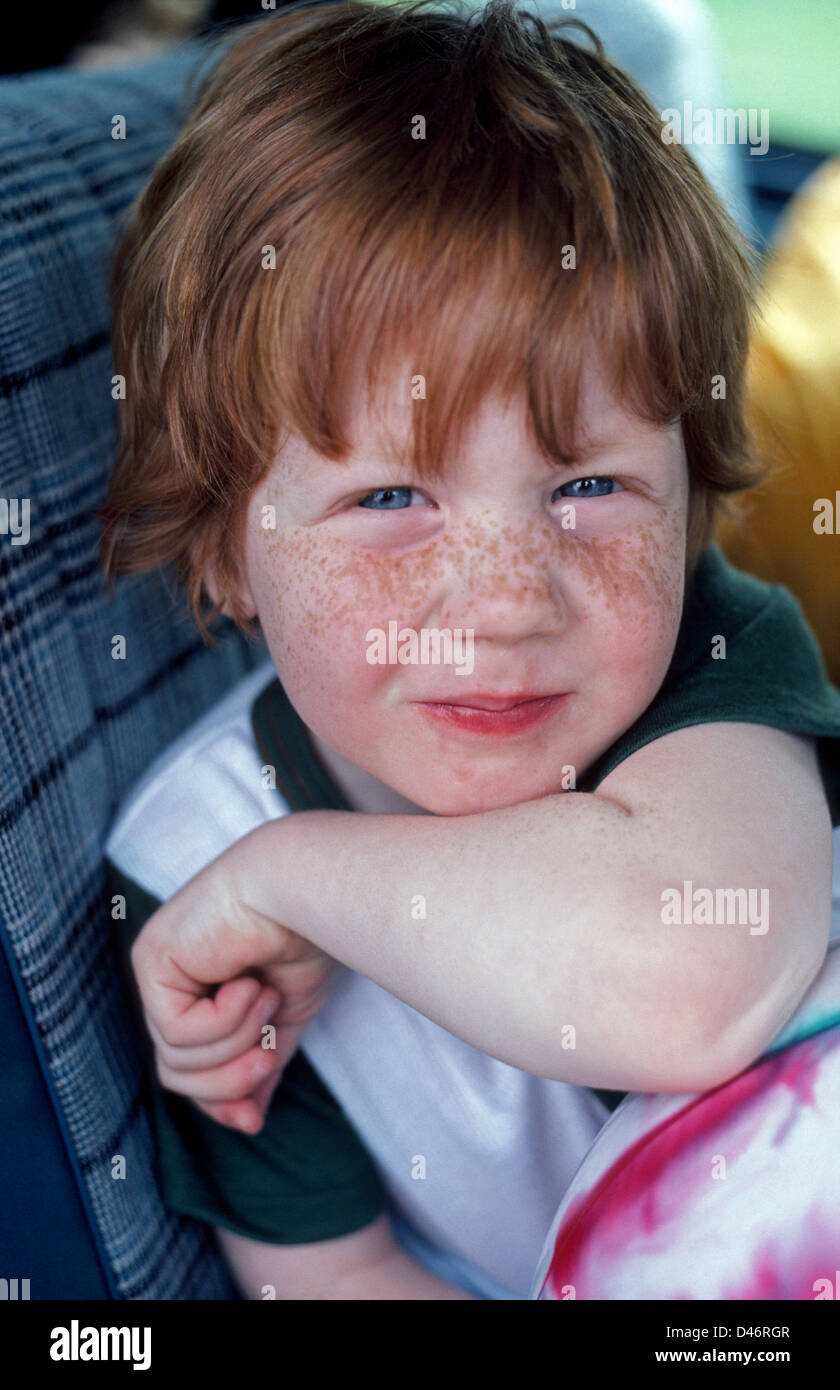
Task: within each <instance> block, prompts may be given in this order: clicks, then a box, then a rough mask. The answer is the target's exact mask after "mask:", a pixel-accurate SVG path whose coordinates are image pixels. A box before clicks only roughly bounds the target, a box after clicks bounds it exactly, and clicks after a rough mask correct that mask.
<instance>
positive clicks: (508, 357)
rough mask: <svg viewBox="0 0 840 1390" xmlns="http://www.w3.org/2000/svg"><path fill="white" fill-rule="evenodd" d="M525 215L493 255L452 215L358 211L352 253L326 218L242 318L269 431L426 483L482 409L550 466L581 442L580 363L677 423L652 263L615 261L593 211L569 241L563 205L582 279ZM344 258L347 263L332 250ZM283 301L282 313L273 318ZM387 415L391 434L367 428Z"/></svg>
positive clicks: (673, 306)
mask: <svg viewBox="0 0 840 1390" xmlns="http://www.w3.org/2000/svg"><path fill="white" fill-rule="evenodd" d="M527 211H528V209H523V208H522V205H520V207H519V208H515V209H513V213H512V215H510V216H508V218H507V219H506V221H505V222H504V223H503V224H502V225H501V226H500V225H499V223H496V224H495V226H494V232H493V236H492V241H491V237H490V234H489V232H488V231H487V229H486V227H485V228H484V229H482V228H480V227H477V226H472V227H471V226H469V225H468V223H467V224H466V225H465V221H466V219H465V218H464V217H463V214H462V213H461V210H460V209H454V210H453V211H452V212H450V215H449V218H448V219H447V222H445V223H438V225H437V226H436V228H434V229H432V228H430V227H428V226H426V225H424V224H422V223H421V224H417V225H405V224H402V225H394V219H393V212H392V213H391V218H390V221H389V218H388V215H387V213H385V212H384V211H383V213H382V217H381V221H380V219H379V218H378V217H377V216H376V214H374V215H370V211H369V222H368V227H369V228H370V227H375V226H377V224H379V231H378V233H377V234H376V235H374V236H372V235H370V234H369V235H368V237H367V239H364V238H363V237H362V236H358V237H357V236H356V235H355V234H354V231H351V232H350V233H349V234H348V231H347V223H346V210H345V219H344V220H342V221H339V220H338V219H336V221H335V222H334V223H331V220H330V219H328V218H325V219H324V221H325V222H326V223H327V225H334V226H336V227H341V228H342V232H341V237H340V239H339V238H338V236H336V237H335V239H334V240H330V239H327V240H326V241H325V242H323V243H322V246H321V248H320V249H319V251H318V252H317V253H315V254H313V253H312V252H311V251H307V252H306V254H301V255H300V256H295V255H294V254H292V255H289V256H287V257H286V260H285V263H284V266H283V271H282V274H281V275H279V277H278V279H277V280H274V281H272V289H271V293H270V296H269V297H266V298H265V299H264V300H263V301H262V302H261V303H260V304H259V306H258V308H257V313H256V318H255V324H254V342H255V347H256V352H255V353H252V354H251V359H252V361H255V370H254V373H253V377H252V381H253V386H254V389H255V394H256V395H258V396H259V398H260V400H261V403H262V405H263V407H265V406H266V405H268V411H269V413H270V414H271V416H272V417H273V418H274V419H275V420H282V421H283V423H284V433H285V431H286V430H288V431H289V432H290V433H293V434H297V435H299V436H301V437H302V438H303V439H304V440H305V441H306V443H307V444H308V445H309V447H310V448H312V449H313V450H314V451H315V452H317V453H319V454H321V455H322V456H324V457H327V458H332V459H334V460H335V461H336V462H340V461H343V460H344V459H345V458H346V457H347V455H348V454H349V453H350V452H351V451H358V452H359V453H363V452H369V451H370V449H371V447H374V448H376V449H378V450H379V451H380V454H381V457H382V459H383V460H384V459H387V460H389V461H397V462H399V463H401V464H403V465H404V466H405V467H406V468H407V469H408V470H409V471H410V472H411V474H412V475H413V476H417V477H420V478H426V479H434V478H439V477H441V476H443V475H444V474H445V472H446V470H447V467H448V465H450V464H451V462H452V461H453V460H454V459H456V458H457V457H458V456H459V455H460V453H461V452H462V450H463V447H464V439H465V434H466V432H467V431H468V430H469V428H470V426H471V424H472V422H473V419H474V416H475V414H476V412H477V411H478V410H479V409H480V407H481V405H482V403H483V402H484V400H485V399H486V398H487V397H488V396H496V397H498V398H500V399H502V400H503V401H504V402H505V403H507V402H517V401H519V402H521V404H522V405H523V407H525V409H526V412H527V423H528V426H529V429H530V433H531V437H532V440H533V442H534V445H535V447H536V448H537V449H538V451H540V452H541V453H542V454H543V455H544V456H545V458H546V461H547V463H548V464H549V465H552V464H557V463H560V464H568V463H570V462H571V461H572V460H573V459H574V458H575V456H576V453H577V451H578V449H579V447H580V445H581V443H582V442H583V441H582V440H581V438H580V436H579V421H578V404H579V395H580V390H581V377H582V373H583V372H584V370H585V369H586V367H587V362H588V361H590V359H591V358H593V357H594V359H595V360H594V361H593V362H592V365H593V366H594V367H596V369H597V370H599V371H600V372H602V373H603V374H604V378H605V380H606V383H607V385H608V386H609V387H611V388H612V389H613V390H614V392H615V394H616V395H617V396H618V397H619V399H621V400H622V401H623V402H625V403H626V404H627V405H628V406H629V407H630V408H631V409H632V410H633V411H634V412H635V413H636V414H638V415H639V416H641V417H642V418H644V419H647V420H650V421H652V422H655V423H657V424H662V425H665V424H669V423H671V422H672V421H673V420H675V419H677V418H679V416H680V415H681V414H682V413H683V411H684V409H687V408H689V407H690V406H691V404H692V403H693V401H694V399H695V398H696V379H695V383H694V386H692V383H691V374H692V372H694V371H696V370H698V369H699V368H700V367H701V365H702V364H700V363H694V364H692V363H690V362H687V361H686V358H685V354H684V353H683V352H682V351H677V350H676V349H675V345H678V344H679V343H680V342H681V341H682V339H683V333H682V327H683V325H682V322H681V308H680V299H679V296H678V295H676V294H675V295H674V297H673V299H672V300H670V301H668V302H666V303H663V302H662V298H661V293H659V292H658V291H659V290H660V287H661V275H658V274H657V273H656V269H655V267H651V266H647V267H644V266H642V267H641V268H636V267H630V266H628V265H626V264H625V263H623V262H622V261H621V260H619V259H618V257H619V256H621V255H623V253H624V250H625V248H624V247H621V246H619V248H616V247H615V246H614V244H613V243H612V241H611V239H610V238H609V236H608V235H607V234H606V232H605V230H604V225H603V219H602V218H601V217H600V216H598V213H599V211H600V209H598V208H596V209H595V214H596V215H595V216H594V217H593V216H592V215H591V213H590V214H589V215H588V216H585V214H584V216H585V220H586V223H587V225H586V226H585V227H583V226H581V221H582V216H581V214H579V213H577V210H576V209H572V210H571V215H570V216H569V218H568V221H569V222H570V223H571V224H574V223H575V222H576V223H577V225H576V227H575V228H574V230H575V234H576V236H577V238H578V241H579V242H583V243H584V244H585V245H586V247H587V258H586V262H585V264H584V265H583V266H581V265H580V262H579V260H578V259H577V248H576V247H575V246H574V243H573V242H572V241H571V232H572V227H571V226H569V227H568V228H567V229H566V233H565V239H564V234H562V233H561V234H560V235H558V224H557V217H556V214H555V215H554V218H553V221H552V222H548V221H547V220H546V222H545V223H544V224H543V225H537V226H534V225H531V226H527V225H524V220H525V219H524V213H525V212H527ZM531 221H532V222H533V221H534V219H533V218H532V219H531ZM348 244H349V245H351V246H356V247H358V248H359V249H358V251H356V252H355V254H352V253H351V254H348V252H347V246H348ZM640 272H641V273H640ZM646 282H647V283H646ZM292 286H294V288H295V293H294V295H292V293H291V290H292ZM289 305H294V306H297V307H296V309H295V310H293V311H290V312H286V311H285V308H284V306H289ZM307 310H308V312H306V311H307ZM401 405H402V406H404V407H405V410H406V416H405V418H406V420H407V421H409V422H410V427H409V428H408V429H407V430H406V438H397V437H394V435H393V434H392V433H391V432H390V431H389V430H388V429H387V427H386V425H385V423H384V421H385V412H386V411H387V410H388V409H389V408H390V407H392V406H397V407H400V406H401ZM409 408H410V412H411V413H410V415H408V414H407V411H408V409H409ZM365 416H366V419H367V428H368V430H369V431H371V434H370V435H369V436H368V437H366V438H364V439H361V438H357V437H355V436H354V434H353V429H354V418H355V420H358V419H359V418H364V417H365Z"/></svg>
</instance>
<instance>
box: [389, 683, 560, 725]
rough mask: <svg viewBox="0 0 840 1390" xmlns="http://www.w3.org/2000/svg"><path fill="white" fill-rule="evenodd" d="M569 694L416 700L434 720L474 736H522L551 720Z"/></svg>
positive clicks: (478, 696) (484, 694)
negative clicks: (545, 720)
mask: <svg viewBox="0 0 840 1390" xmlns="http://www.w3.org/2000/svg"><path fill="white" fill-rule="evenodd" d="M568 693H569V692H568V691H564V692H563V693H561V694H551V695H533V694H528V693H527V692H519V693H518V694H515V695H489V694H486V693H484V692H483V691H481V692H476V693H475V694H474V695H473V694H469V695H460V694H459V695H458V697H457V698H456V699H453V700H417V701H414V702H413V703H415V704H417V705H418V706H419V707H420V708H421V709H422V710H424V711H425V712H426V713H427V714H428V715H430V716H431V717H432V718H433V719H435V720H438V721H442V722H443V723H446V724H450V725H452V726H454V727H455V728H459V729H466V730H468V731H470V732H472V733H486V734H505V733H519V732H520V731H521V730H523V729H529V728H531V727H532V726H533V725H534V724H538V723H541V722H542V721H543V720H544V719H548V718H550V716H551V715H552V714H554V713H555V712H556V710H557V709H558V708H560V706H561V705H562V703H563V701H564V700H565V699H566V696H567V694H568Z"/></svg>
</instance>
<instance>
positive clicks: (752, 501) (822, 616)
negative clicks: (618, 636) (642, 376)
mask: <svg viewBox="0 0 840 1390" xmlns="http://www.w3.org/2000/svg"><path fill="white" fill-rule="evenodd" d="M760 309H761V314H762V317H761V319H760V320H759V322H758V323H757V325H756V330H755V334H754V337H753V341H752V345H751V350H750V360H749V363H748V382H749V398H750V418H751V423H752V426H753V429H754V431H755V437H756V445H757V448H758V450H759V452H760V454H761V457H762V458H764V459H765V460H766V461H767V462H768V463H770V464H771V465H772V473H771V474H769V475H768V478H767V480H766V481H765V482H764V483H762V484H761V485H760V486H759V487H756V488H754V489H752V490H751V491H749V492H748V493H744V494H742V495H740V496H739V497H738V498H737V501H735V499H731V501H730V505H731V506H733V507H734V508H735V509H737V516H733V517H731V518H730V517H726V516H723V517H721V519H720V522H719V523H718V525H717V528H716V531H715V535H714V539H715V540H716V541H717V543H718V545H719V546H720V548H721V550H722V551H723V553H724V554H725V555H726V557H727V559H728V560H729V561H730V562H731V563H732V564H733V565H736V566H737V567H738V568H739V569H743V570H747V571H748V572H749V573H750V574H754V575H756V576H757V577H758V578H759V579H766V580H769V581H770V582H771V583H777V584H785V585H787V587H788V588H789V589H790V590H791V592H792V593H793V594H794V595H795V596H796V597H797V598H798V599H799V602H800V603H801V604H802V607H803V609H804V612H805V616H806V617H807V619H808V621H809V623H810V624H811V627H812V628H813V630H814V633H815V634H816V637H817V639H818V641H819V643H820V646H821V648H822V652H823V656H824V658H825V662H826V666H827V668H828V673H829V676H830V677H831V680H832V681H833V682H834V684H835V685H840V158H838V159H830V160H826V162H825V163H824V164H822V165H820V167H819V169H818V170H817V171H816V173H814V174H813V175H812V176H811V177H810V178H809V179H808V180H807V181H806V183H805V184H803V186H802V188H801V189H800V190H799V192H798V193H797V194H796V196H795V197H794V198H793V200H792V201H791V203H790V205H789V207H788V209H787V210H786V215H785V217H784V218H783V221H782V224H781V227H780V231H779V235H778V239H777V241H776V244H775V246H774V248H773V252H772V255H771V257H770V260H769V262H768V264H767V267H766V273H765V277H764V282H763V294H762V299H761V303H760ZM821 498H822V499H826V500H827V501H828V502H829V503H830V505H831V513H830V516H831V518H832V522H833V524H832V531H831V534H827V533H826V534H821V532H822V531H823V529H824V525H825V516H826V515H827V512H826V507H825V501H824V502H823V504H822V505H818V504H819V499H821ZM815 524H816V526H817V527H818V528H819V530H815V529H814V528H815Z"/></svg>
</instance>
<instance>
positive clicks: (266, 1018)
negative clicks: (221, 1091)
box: [146, 982, 279, 1071]
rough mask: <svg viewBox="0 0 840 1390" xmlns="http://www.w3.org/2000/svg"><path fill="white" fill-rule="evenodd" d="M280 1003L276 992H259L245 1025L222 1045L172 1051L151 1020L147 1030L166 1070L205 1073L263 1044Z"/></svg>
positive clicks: (218, 1042)
mask: <svg viewBox="0 0 840 1390" xmlns="http://www.w3.org/2000/svg"><path fill="white" fill-rule="evenodd" d="M231 983H235V982H231ZM222 988H223V989H225V988H227V986H226V985H223V986H222ZM278 1003H279V1000H278V998H277V994H276V992H275V991H274V990H266V989H263V990H259V991H258V993H257V994H256V995H255V996H254V999H253V1000H252V1002H251V1004H250V1006H249V1007H248V1009H247V1011H246V1013H245V1016H244V1018H243V1019H242V1022H241V1023H240V1024H239V1025H238V1026H237V1027H235V1028H234V1029H233V1031H232V1032H231V1033H229V1034H228V1035H227V1036H226V1037H224V1038H221V1039H219V1041H216V1042H214V1041H209V1040H208V1041H207V1042H206V1043H196V1044H194V1045H193V1046H192V1047H173V1046H172V1045H171V1044H170V1043H168V1042H167V1041H166V1039H165V1038H164V1037H163V1035H162V1034H161V1032H160V1030H159V1029H158V1028H157V1027H156V1025H155V1024H154V1023H153V1022H152V1020H151V1019H150V1018H147V1019H146V1026H147V1028H148V1030H149V1034H150V1036H151V1039H152V1041H153V1043H154V1045H155V1051H156V1052H157V1055H158V1057H159V1058H160V1060H161V1061H162V1062H164V1063H165V1064H166V1066H168V1067H171V1068H172V1069H173V1071H179V1070H182V1071H203V1070H205V1069H206V1068H208V1067H217V1066H221V1065H222V1064H223V1063H224V1062H230V1061H232V1059H233V1058H234V1057H238V1056H240V1055H241V1054H242V1053H243V1052H246V1051H247V1050H248V1048H249V1047H252V1046H253V1045H254V1043H256V1042H260V1041H261V1029H262V1028H263V1026H264V1024H266V1023H269V1022H271V1020H272V1019H273V1018H274V1016H275V1014H276V1012H277V1006H278Z"/></svg>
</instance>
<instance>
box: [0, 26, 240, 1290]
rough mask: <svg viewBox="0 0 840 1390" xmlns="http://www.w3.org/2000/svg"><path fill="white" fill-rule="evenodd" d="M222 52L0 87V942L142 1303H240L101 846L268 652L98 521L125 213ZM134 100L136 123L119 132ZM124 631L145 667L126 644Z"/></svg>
mask: <svg viewBox="0 0 840 1390" xmlns="http://www.w3.org/2000/svg"><path fill="white" fill-rule="evenodd" d="M205 53H206V41H204V40H193V41H192V42H191V43H188V44H184V45H182V46H181V47H180V48H179V49H178V50H177V51H175V52H174V53H171V54H168V55H167V56H166V57H165V58H157V59H155V60H154V61H153V62H145V63H143V64H140V65H136V66H133V67H130V68H123V69H117V70H114V71H112V72H106V73H96V72H94V73H89V72H74V71H72V70H66V69H57V70H55V71H45V72H41V73H35V74H25V75H23V76H19V77H9V78H4V79H2V81H0V150H2V154H1V155H0V524H2V518H3V513H4V507H3V501H2V499H6V501H8V500H9V499H18V501H22V500H23V499H26V500H28V503H29V508H30V515H29V529H30V534H29V539H28V541H27V543H25V544H15V543H13V536H12V534H11V532H10V533H9V534H0V655H2V670H1V672H0V925H2V936H0V941H2V944H3V947H4V949H5V951H6V952H7V956H8V960H9V965H10V968H11V970H12V973H13V976H14V978H15V979H16V983H17V986H18V989H19V990H20V991H21V993H22V994H23V995H24V1003H25V1002H26V998H27V997H28V1012H29V1019H30V1030H31V1033H32V1043H33V1048H34V1055H37V1057H38V1060H39V1062H40V1065H41V1066H42V1068H43V1070H44V1076H45V1080H46V1082H47V1085H48V1087H49V1089H50V1092H51V1094H52V1097H53V1101H54V1104H55V1106H56V1110H57V1116H58V1120H59V1123H60V1125H61V1128H62V1132H63V1133H64V1135H65V1139H66V1141H67V1142H68V1148H71V1149H72V1151H69V1152H68V1154H67V1164H68V1166H69V1167H70V1168H71V1169H72V1171H73V1173H74V1175H75V1178H76V1181H77V1182H78V1184H79V1188H80V1194H81V1197H82V1199H83V1202H84V1204H85V1207H86V1210H87V1211H88V1213H89V1219H90V1221H91V1229H92V1233H93V1236H94V1238H95V1240H96V1243H97V1244H98V1246H99V1249H100V1251H101V1253H102V1257H103V1259H104V1261H105V1262H106V1265H107V1269H108V1271H109V1273H110V1278H111V1283H112V1287H113V1289H114V1291H115V1293H116V1294H117V1296H120V1297H124V1298H130V1299H135V1298H139V1299H178V1298H188V1299H192V1298H199V1299H200V1298H230V1297H234V1296H235V1292H234V1290H233V1287H232V1284H231V1281H230V1279H229V1276H228V1274H227V1271H226V1269H225V1266H224V1265H223V1263H222V1261H221V1258H220V1256H219V1254H218V1253H217V1251H216V1248H215V1245H214V1244H213V1242H212V1239H211V1237H210V1235H209V1231H208V1229H207V1228H206V1227H204V1226H202V1225H201V1224H200V1223H198V1222H196V1221H193V1220H191V1219H186V1218H183V1217H180V1216H176V1215H170V1214H169V1213H168V1212H167V1211H166V1210H165V1209H164V1208H163V1206H162V1204H161V1201H160V1197H159V1195H158V1189H157V1184H156V1180H155V1169H154V1163H155V1151H154V1145H153V1140H152V1134H151V1132H150V1128H149V1123H148V1119H147V1108H146V1107H147V1098H148V1097H147V1094H146V1084H147V1083H146V1082H145V1079H144V1075H143V1071H142V1067H141V1063H140V1054H139V1051H138V1048H137V1038H136V1032H135V1031H134V1027H133V1024H132V1020H131V1016H130V1013H129V1011H128V1008H127V1003H126V999H125V995H124V991H123V989H122V986H121V984H120V982H119V978H118V973H117V961H116V958H115V951H114V943H113V926H112V923H111V919H110V905H109V901H108V899H107V897H106V891H105V883H104V876H103V868H102V849H103V844H104V841H105V838H106V835H107V833H108V829H109V826H110V824H111V820H112V817H113V815H114V811H115V808H116V806H117V804H118V803H119V801H120V800H121V799H122V798H123V796H124V795H125V793H126V792H127V790H128V789H129V787H130V786H131V784H132V783H133V782H134V781H135V779H136V778H137V777H138V776H139V775H140V773H141V772H142V771H143V770H144V768H145V767H146V766H147V765H148V764H149V762H150V761H151V760H152V758H153V757H155V756H156V754H157V753H158V752H159V751H160V750H161V749H162V748H163V747H165V746H166V744H168V743H170V742H171V741H172V740H173V739H174V738H175V737H176V736H177V735H178V734H179V733H181V732H182V731H183V730H184V729H185V728H186V727H187V726H188V725H190V724H192V723H193V722H194V721H195V720H196V719H197V718H198V717H199V716H200V715H201V714H202V713H203V712H204V711H205V710H206V709H207V708H208V707H209V706H210V705H211V704H213V703H214V702H215V701H216V700H217V699H219V698H220V697H221V696H222V695H223V694H224V693H225V691H227V690H228V689H229V688H230V686H231V685H232V684H233V683H234V681H236V680H237V679H238V678H239V677H240V676H242V675H243V674H245V672H246V671H248V670H250V669H252V668H253V667H254V666H255V665H256V664H257V663H258V662H259V661H264V660H265V658H266V650H265V648H264V646H262V645H258V644H251V645H249V644H248V643H247V642H246V641H245V639H244V638H242V637H241V636H240V634H239V633H238V632H237V631H236V630H235V628H234V627H233V625H232V624H229V623H228V624H227V625H226V627H225V629H220V635H221V633H222V631H224V638H223V641H222V643H221V645H220V647H219V648H218V649H217V650H216V651H211V650H210V649H208V648H206V647H205V646H204V645H203V644H202V642H201V640H200V639H199V637H198V636H197V634H196V632H195V629H194V627H193V625H192V624H191V622H190V619H189V616H188V614H187V611H186V606H185V604H184V603H183V601H182V600H181V599H180V597H179V595H178V594H177V593H176V590H175V586H174V584H173V582H172V579H171V576H170V577H169V578H168V579H167V578H166V577H165V576H140V577H137V578H130V579H124V580H122V581H120V582H119V583H118V585H117V591H116V598H115V600H114V601H113V602H111V601H110V600H109V599H108V596H107V594H106V592H105V589H104V584H103V581H102V578H101V574H100V570H99V566H98V559H97V544H98V536H99V531H98V526H97V523H96V521H95V518H94V515H93V513H94V510H95V508H96V507H97V506H98V505H99V503H100V501H101V500H102V498H103V495H104V492H105V486H106V480H107V477H108V473H109V470H110V468H111V465H112V462H113V459H114V455H115V411H116V409H118V405H116V404H115V403H114V402H113V401H112V400H111V394H110V392H111V375H112V372H113V366H112V363H111V358H110V351H109V311H108V302H107V268H108V256H109V251H110V245H111V241H112V238H113V234H114V228H115V222H116V219H117V218H118V216H119V215H120V213H121V212H122V211H123V209H124V208H125V207H126V205H127V204H128V203H129V202H130V201H131V199H132V198H133V197H134V195H135V194H136V192H137V191H138V189H139V188H140V187H141V186H142V184H143V183H145V182H146V180H147V179H148V177H149V174H150V172H151V169H152V167H153V165H154V163H155V161H156V160H157V159H158V157H159V156H160V154H161V153H162V152H163V150H164V149H165V148H166V147H167V145H169V144H170V143H171V141H172V139H173V137H174V134H175V132H176V129H177V126H178V123H179V120H180V119H181V116H182V114H183V111H181V110H179V109H178V103H179V100H180V99H181V98H182V93H183V92H184V82H185V78H186V77H187V75H188V74H189V73H190V72H191V70H193V69H194V67H195V65H196V62H197V60H201V58H202V55H203V54H205ZM115 114H119V115H122V116H124V117H125V119H126V123H127V138H126V139H125V140H114V139H112V138H111V120H112V117H113V116H114V115H115ZM118 633H120V634H123V636H124V637H125V639H126V658H125V660H113V659H112V656H111V650H112V638H113V636H114V635H115V634H118ZM36 1028H37V1034H36V1031H35V1030H36ZM5 1142H6V1143H9V1142H10V1141H9V1139H8V1138H7V1139H6V1141H5ZM117 1154H121V1155H123V1156H124V1158H125V1171H126V1179H125V1181H119V1180H115V1179H114V1178H113V1177H112V1162H113V1158H114V1156H115V1155H117ZM33 1253H34V1252H33ZM12 1272H13V1273H14V1271H12ZM26 1272H27V1271H24V1273H26ZM0 1273H2V1274H6V1273H7V1271H5V1270H2V1271H0ZM67 1289H68V1297H71V1298H72V1297H73V1294H74V1290H73V1286H72V1274H71V1273H69V1272H68V1276H67ZM32 1294H33V1297H36V1296H37V1290H36V1289H35V1288H33V1290H32Z"/></svg>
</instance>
